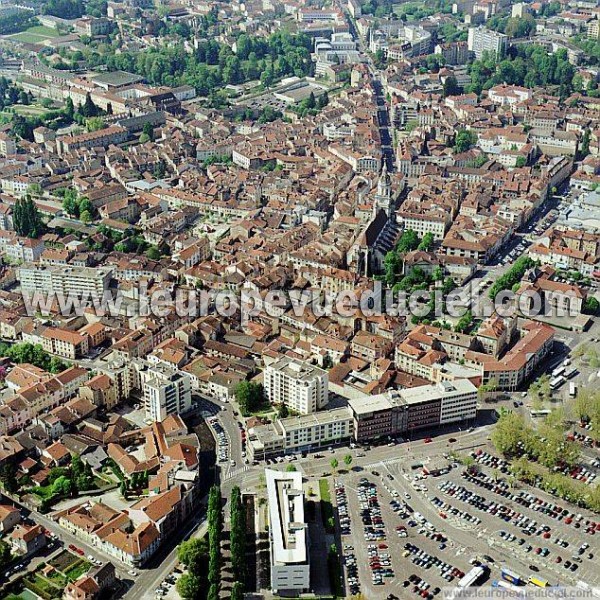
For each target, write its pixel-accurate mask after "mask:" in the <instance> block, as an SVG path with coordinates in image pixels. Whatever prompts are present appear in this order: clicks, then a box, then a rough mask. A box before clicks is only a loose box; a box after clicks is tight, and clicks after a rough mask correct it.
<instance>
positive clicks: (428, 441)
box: [424, 438, 433, 444]
mask: <svg viewBox="0 0 600 600" xmlns="http://www.w3.org/2000/svg"><path fill="white" fill-rule="evenodd" d="M424 442H425V443H426V444H431V442H433V440H432V439H431V438H425V440H424Z"/></svg>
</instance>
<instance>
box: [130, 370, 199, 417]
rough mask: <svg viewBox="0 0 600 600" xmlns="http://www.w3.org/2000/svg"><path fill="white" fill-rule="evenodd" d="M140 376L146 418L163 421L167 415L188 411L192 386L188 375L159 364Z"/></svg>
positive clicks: (190, 403)
mask: <svg viewBox="0 0 600 600" xmlns="http://www.w3.org/2000/svg"><path fill="white" fill-rule="evenodd" d="M140 376H141V378H142V380H143V382H142V386H143V387H142V389H143V392H144V406H145V409H146V416H147V418H149V419H152V420H153V421H163V420H164V419H166V418H167V416H168V415H174V414H175V415H178V414H180V413H184V412H186V411H187V410H189V409H190V407H191V405H192V384H191V380H190V377H189V375H187V374H185V373H180V372H178V371H175V370H173V369H171V368H170V367H167V366H166V365H160V364H159V365H155V366H153V367H151V368H149V369H147V370H146V371H142V372H141V373H140Z"/></svg>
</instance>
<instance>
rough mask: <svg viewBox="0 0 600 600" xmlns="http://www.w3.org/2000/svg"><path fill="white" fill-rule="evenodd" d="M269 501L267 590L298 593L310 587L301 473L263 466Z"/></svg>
mask: <svg viewBox="0 0 600 600" xmlns="http://www.w3.org/2000/svg"><path fill="white" fill-rule="evenodd" d="M265 478H266V484H267V497H268V501H269V524H270V527H269V536H270V548H271V591H272V592H273V593H275V594H286V595H287V594H294V595H297V594H301V593H303V592H307V591H309V589H310V563H309V552H308V525H307V524H306V521H305V518H304V492H303V490H302V474H301V473H298V472H294V473H287V472H282V471H274V470H272V469H265Z"/></svg>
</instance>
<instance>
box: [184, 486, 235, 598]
mask: <svg viewBox="0 0 600 600" xmlns="http://www.w3.org/2000/svg"><path fill="white" fill-rule="evenodd" d="M221 503H222V498H221V490H220V489H219V487H218V486H216V485H214V486H212V487H211V488H210V490H209V493H208V507H207V521H208V536H207V537H204V538H202V539H191V540H187V541H185V542H183V543H182V544H180V546H179V548H178V549H177V558H178V559H179V561H180V562H181V563H182V564H183V565H185V567H186V569H187V573H184V574H183V575H182V576H181V577H180V578H179V579H178V581H177V592H178V593H179V595H180V596H181V598H184V600H218V599H219V586H220V583H221V533H222V531H223V512H222V506H221ZM232 597H233V596H232ZM242 597H243V596H239V597H238V600H241V598H242Z"/></svg>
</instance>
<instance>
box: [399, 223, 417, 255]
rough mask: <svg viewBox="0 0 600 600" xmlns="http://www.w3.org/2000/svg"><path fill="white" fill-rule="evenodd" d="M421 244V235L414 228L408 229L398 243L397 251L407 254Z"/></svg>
mask: <svg viewBox="0 0 600 600" xmlns="http://www.w3.org/2000/svg"><path fill="white" fill-rule="evenodd" d="M418 246H419V236H418V235H417V232H416V231H415V230H414V229H407V230H406V231H405V232H404V233H403V234H402V235H401V236H400V239H399V240H398V243H397V244H396V252H398V253H399V254H405V253H406V252H410V251H412V250H416V249H417V248H418Z"/></svg>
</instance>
